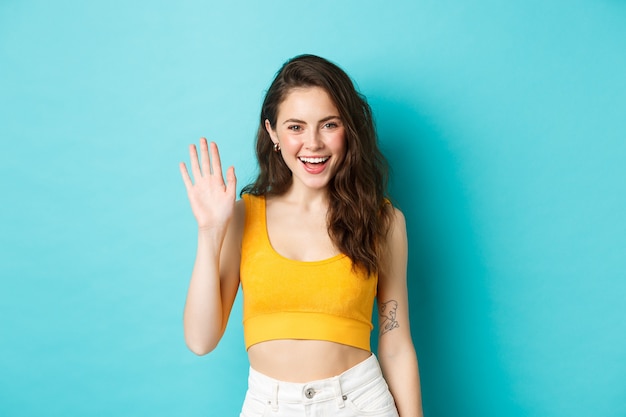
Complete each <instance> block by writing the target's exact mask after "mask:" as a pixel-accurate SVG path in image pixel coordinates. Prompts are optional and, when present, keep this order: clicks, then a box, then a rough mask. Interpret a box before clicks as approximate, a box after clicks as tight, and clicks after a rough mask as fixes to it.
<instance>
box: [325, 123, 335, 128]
mask: <svg viewBox="0 0 626 417" xmlns="http://www.w3.org/2000/svg"><path fill="white" fill-rule="evenodd" d="M324 127H325V128H326V129H334V128H336V127H337V123H335V122H329V123H326V124H325V125H324Z"/></svg>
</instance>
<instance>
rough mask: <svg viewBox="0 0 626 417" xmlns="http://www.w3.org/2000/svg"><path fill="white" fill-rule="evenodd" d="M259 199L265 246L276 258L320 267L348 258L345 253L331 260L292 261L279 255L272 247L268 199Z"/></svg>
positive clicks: (263, 197)
mask: <svg viewBox="0 0 626 417" xmlns="http://www.w3.org/2000/svg"><path fill="white" fill-rule="evenodd" d="M259 198H260V199H261V204H260V205H261V208H262V210H263V213H262V215H263V224H264V227H263V230H264V232H265V233H264V236H265V244H266V245H267V246H268V247H269V248H270V250H271V251H272V253H273V254H274V255H276V256H278V257H279V258H281V259H282V260H284V261H287V262H291V263H295V264H300V265H320V264H326V263H330V262H335V261H338V260H339V259H343V258H345V257H346V254H345V253H338V254H336V255H333V256H331V257H329V258H325V259H320V260H317V261H299V260H297V259H291V258H288V257H286V256H285V255H282V254H281V253H279V252H278V251H277V250H276V249H275V248H274V246H273V245H272V241H271V240H270V233H269V231H268V230H267V206H266V199H265V196H264V195H261V196H259Z"/></svg>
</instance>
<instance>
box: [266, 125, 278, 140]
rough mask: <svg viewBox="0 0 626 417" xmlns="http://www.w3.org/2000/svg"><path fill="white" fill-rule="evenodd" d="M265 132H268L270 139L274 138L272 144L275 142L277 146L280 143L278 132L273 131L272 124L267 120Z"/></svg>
mask: <svg viewBox="0 0 626 417" xmlns="http://www.w3.org/2000/svg"><path fill="white" fill-rule="evenodd" d="M265 130H267V133H268V134H269V135H270V138H272V142H274V143H275V144H276V143H278V135H276V131H275V130H274V129H272V124H271V123H270V121H269V120H268V119H265Z"/></svg>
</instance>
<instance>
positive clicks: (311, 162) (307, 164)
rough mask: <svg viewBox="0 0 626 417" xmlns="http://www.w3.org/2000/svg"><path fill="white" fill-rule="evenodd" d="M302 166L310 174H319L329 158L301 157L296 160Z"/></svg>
mask: <svg viewBox="0 0 626 417" xmlns="http://www.w3.org/2000/svg"><path fill="white" fill-rule="evenodd" d="M298 159H299V160H300V162H302V164H303V165H304V169H305V170H306V171H307V172H308V173H310V174H319V173H320V172H322V171H323V170H324V168H325V167H326V162H328V160H329V159H330V156H320V157H309V156H301V157H299V158H298Z"/></svg>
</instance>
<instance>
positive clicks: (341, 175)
mask: <svg viewBox="0 0 626 417" xmlns="http://www.w3.org/2000/svg"><path fill="white" fill-rule="evenodd" d="M256 153H257V158H258V162H259V167H260V172H259V175H258V177H257V179H256V181H255V182H254V183H253V184H250V185H248V186H246V187H244V189H243V191H242V194H241V197H242V198H241V200H239V201H236V191H235V188H236V178H235V172H234V168H233V167H230V168H228V169H227V171H226V181H224V178H223V176H222V166H221V161H220V157H219V153H218V148H217V145H216V144H215V143H211V144H210V145H209V144H208V143H207V141H206V139H204V138H202V139H201V140H200V157H198V153H197V150H196V147H195V145H191V146H190V157H191V173H192V175H193V181H192V179H191V176H190V175H189V173H188V171H187V168H186V166H185V164H183V163H181V165H180V168H181V174H182V177H183V181H184V182H185V186H186V188H187V193H188V196H189V200H190V202H191V207H192V210H193V213H194V216H195V217H196V220H197V222H198V249H197V254H196V261H195V265H194V269H193V273H192V277H191V282H190V285H189V292H188V295H187V302H186V305H185V312H184V328H185V339H186V342H187V345H188V346H189V348H190V349H191V350H192V351H193V352H195V353H196V354H199V355H203V354H206V353H208V352H210V351H211V350H213V349H214V348H215V346H216V345H217V343H218V342H219V340H220V338H221V337H222V335H223V333H224V330H225V328H226V324H227V321H228V317H229V314H230V311H231V308H232V305H233V301H234V299H235V296H236V293H237V290H238V287H239V284H240V283H241V285H242V289H243V304H244V306H243V307H244V311H243V316H244V317H243V319H244V321H243V323H244V336H245V341H246V349H247V351H248V357H249V360H250V376H249V388H248V392H247V394H246V398H245V401H244V405H243V411H242V414H241V416H246V417H247V416H263V415H266V416H277V417H278V416H290V417H293V416H300V415H301V416H305V415H306V416H317V415H320V416H321V415H333V416H335V415H336V416H363V415H369V416H397V415H398V414H399V415H400V416H401V417H409V416H421V415H422V409H421V395H420V387H419V375H418V366H417V358H416V355H415V349H414V346H413V342H412V340H411V334H410V326H409V315H408V297H407V287H406V263H407V241H406V227H405V222H404V217H403V215H402V213H401V212H400V211H399V210H397V209H395V208H393V207H392V206H391V204H390V203H389V200H387V199H386V197H385V193H386V189H385V186H386V165H385V160H384V158H383V156H382V154H381V153H380V151H379V149H378V145H377V142H376V133H375V130H374V123H373V120H372V116H371V111H370V108H369V105H368V104H367V102H366V101H365V99H364V98H363V97H362V96H361V95H360V94H359V93H358V92H357V91H356V90H355V88H354V86H353V83H352V81H351V80H350V78H349V77H348V76H347V74H345V72H343V71H342V70H341V69H340V68H339V67H337V66H336V65H335V64H333V63H330V62H329V61H327V60H325V59H323V58H320V57H316V56H313V55H301V56H298V57H295V58H293V59H291V60H289V61H287V62H286V63H285V64H284V65H283V67H282V68H281V70H280V71H279V72H278V74H277V75H276V78H275V79H274V81H273V82H272V84H271V86H270V88H269V90H268V92H267V94H266V97H265V100H264V102H263V106H262V109H261V118H260V124H259V128H258V133H257V143H256ZM375 297H377V300H378V306H379V316H380V324H381V326H380V329H381V331H380V335H379V346H378V357H379V360H380V366H379V362H378V360H377V358H376V357H375V356H374V355H373V354H372V353H371V350H370V344H369V337H370V331H371V329H372V327H373V326H372V324H371V317H372V310H373V301H374V298H375ZM381 368H382V373H381ZM383 375H384V377H383Z"/></svg>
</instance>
